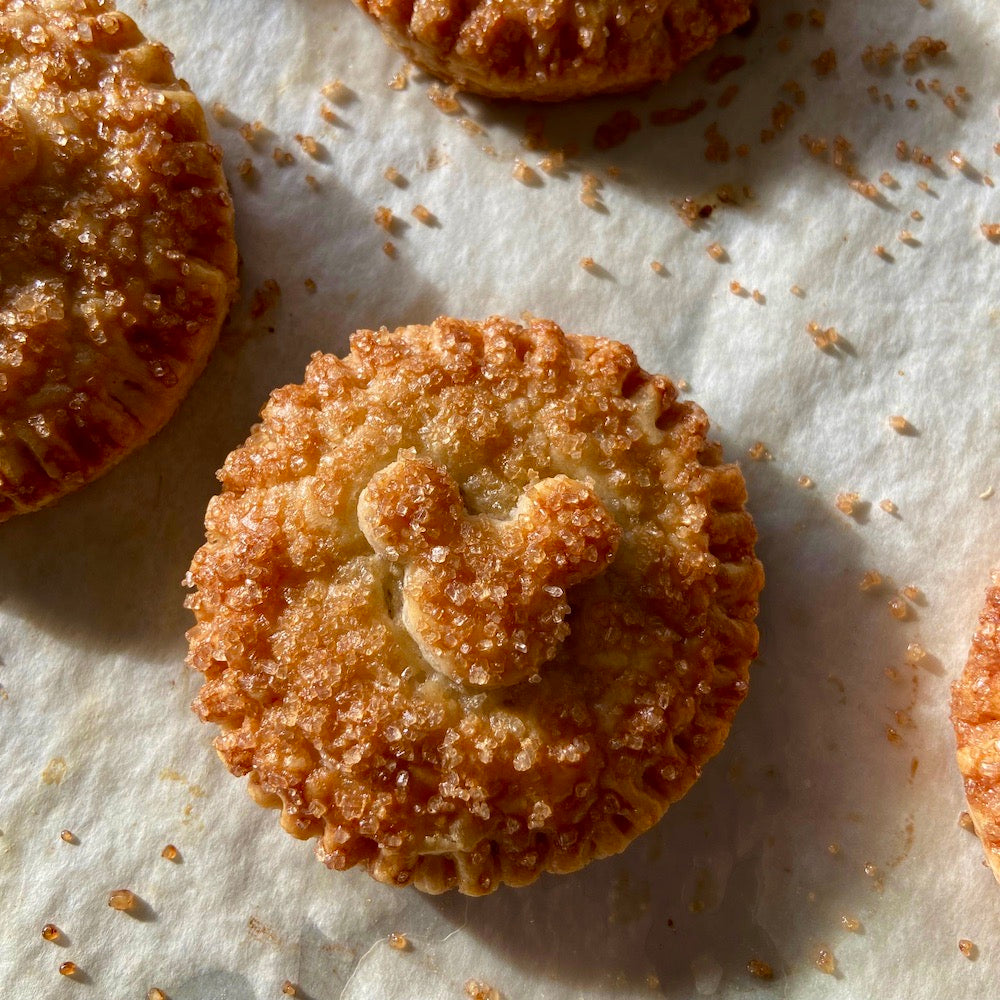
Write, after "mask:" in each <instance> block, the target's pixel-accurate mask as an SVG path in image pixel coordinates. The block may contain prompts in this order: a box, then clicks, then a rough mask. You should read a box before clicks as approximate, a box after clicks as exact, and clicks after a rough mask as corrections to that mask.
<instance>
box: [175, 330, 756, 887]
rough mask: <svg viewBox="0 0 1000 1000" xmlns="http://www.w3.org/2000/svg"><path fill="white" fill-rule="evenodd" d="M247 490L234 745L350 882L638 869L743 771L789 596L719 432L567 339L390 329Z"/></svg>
mask: <svg viewBox="0 0 1000 1000" xmlns="http://www.w3.org/2000/svg"><path fill="white" fill-rule="evenodd" d="M262 416H263V420H262V422H261V423H260V424H259V425H257V427H255V428H254V430H253V432H252V433H251V435H250V438H249V440H248V441H247V442H246V444H244V445H243V447H241V448H239V449H237V450H236V451H234V452H233V453H232V454H231V455H230V456H229V458H228V459H227V461H226V464H225V467H224V468H223V470H222V471H221V473H220V478H221V480H222V483H223V487H224V488H223V492H222V493H221V494H220V495H219V496H217V497H216V498H215V499H213V500H212V502H211V503H210V505H209V508H208V512H207V516H206V529H207V542H206V544H205V545H204V546H203V547H202V548H201V549H200V550H199V551H198V553H197V554H196V555H195V557H194V561H193V563H192V566H191V570H190V573H189V576H188V580H187V582H188V584H189V585H190V586H192V587H194V588H196V589H195V592H194V593H193V594H192V595H191V596H190V597H189V598H188V602H187V603H188V606H189V607H190V608H191V609H192V610H193V611H194V613H195V617H196V619H197V624H196V625H195V626H194V627H193V628H192V629H191V630H190V632H189V633H188V638H189V641H190V654H189V658H188V662H189V664H190V665H191V666H192V667H194V668H195V669H197V670H199V671H201V672H202V673H204V675H205V682H204V685H203V686H202V689H201V692H200V694H199V695H198V698H197V700H196V701H195V706H194V707H195V710H196V712H197V713H198V714H199V715H200V716H201V718H202V719H203V720H204V721H207V722H213V723H215V724H217V725H218V726H219V727H220V729H221V733H220V735H219V736H218V737H217V738H216V741H215V745H216V748H217V749H218V751H219V754H220V755H221V757H222V759H223V760H224V761H225V763H226V764H227V766H228V767H229V768H230V770H231V771H233V773H235V774H237V775H244V774H249V775H250V790H251V794H253V796H254V797H255V798H256V799H257V800H258V801H259V802H261V803H263V804H266V805H273V806H278V807H280V808H281V810H282V825H283V826H284V827H285V829H286V830H288V831H289V832H290V833H292V834H294V835H295V836H298V837H303V838H305V837H318V838H319V844H318V847H317V852H318V854H319V857H320V858H321V859H322V860H323V861H324V862H325V863H326V864H327V865H329V866H330V867H332V868H337V869H343V868H348V867H351V866H352V865H355V864H361V865H363V866H364V867H365V868H366V869H367V870H368V871H369V873H370V874H371V875H373V876H374V877H375V878H377V879H379V880H380V881H383V882H387V883H391V884H394V885H405V884H407V883H413V884H415V885H416V886H418V887H419V888H421V889H424V890H426V891H429V892H440V891H443V890H445V889H448V888H452V887H458V888H459V889H460V890H461V891H462V892H465V893H469V894H474V895H478V894H483V893H487V892H491V891H492V890H494V889H495V888H497V886H498V885H500V884H501V883H507V884H509V885H524V884H526V883H528V882H531V881H533V880H534V879H535V878H537V877H538V875H539V874H540V873H541V872H543V871H551V872H570V871H574V870H576V869H578V868H581V867H582V866H583V865H585V864H587V862H589V861H591V860H592V859H594V858H600V857H604V856H606V855H609V854H613V853H616V852H618V851H621V850H623V849H624V848H625V846H626V845H627V844H628V843H629V842H630V841H631V840H632V839H633V838H634V837H635V836H637V835H638V834H639V833H641V832H643V831H644V830H646V829H648V828H649V827H650V826H651V825H652V824H653V823H655V822H656V821H657V820H658V819H659V818H660V816H661V815H662V814H663V812H664V811H665V810H666V808H667V806H668V805H669V804H670V803H671V802H674V801H675V800H677V799H679V798H680V797H681V796H682V795H683V794H684V793H685V792H686V791H687V789H688V788H689V787H690V786H691V784H692V783H693V782H694V781H695V779H696V778H697V777H698V774H699V772H700V771H701V768H702V766H703V765H704V764H705V762H706V761H707V760H708V759H709V758H710V757H712V756H713V755H714V754H715V753H716V752H717V751H718V750H719V749H720V748H721V747H722V744H723V742H724V740H725V737H726V735H727V733H728V731H729V727H730V724H731V721H732V718H733V714H734V713H735V711H736V708H737V707H738V705H739V704H740V702H741V701H742V700H743V698H744V696H745V694H746V691H747V675H748V667H749V663H750V661H751V659H752V658H753V657H754V656H755V654H756V649H757V630H756V627H755V626H754V618H755V616H756V613H757V598H758V594H759V592H760V589H761V586H762V585H763V573H762V570H761V567H760V564H759V563H758V562H757V560H756V559H755V557H754V553H753V544H754V540H755V531H754V527H753V523H752V521H751V519H750V516H749V515H748V514H747V513H746V511H745V510H744V502H745V499H746V493H745V487H744V482H743V477H742V476H741V474H740V472H739V470H738V469H737V468H736V467H735V466H734V465H725V464H722V460H721V449H720V447H719V446H718V445H717V444H715V443H713V442H710V441H708V440H707V439H706V433H707V431H708V420H707V419H706V417H705V414H704V413H703V412H702V410H701V409H700V408H699V407H698V406H696V405H695V404H694V403H690V402H680V401H678V399H677V393H676V390H675V388H674V386H673V385H672V384H671V383H670V382H669V381H668V380H667V379H665V378H662V377H659V376H651V375H649V374H647V373H646V372H644V371H642V370H641V369H640V368H639V367H638V364H637V363H636V359H635V355H634V354H633V352H632V350H631V349H630V348H628V347H626V346H625V345H623V344H620V343H617V342H615V341H610V340H603V339H600V338H594V337H584V336H572V335H566V334H564V333H563V332H562V330H560V329H559V327H557V326H556V325H555V324H553V323H549V322H545V321H540V320H532V321H530V322H527V323H526V325H519V324H517V323H514V322H511V321H509V320H506V319H500V318H493V319H489V320H486V321H485V322H482V323H474V322H466V321H461V320H454V319H439V320H437V321H436V322H435V323H433V324H432V325H430V326H411V327H405V328H402V329H399V330H394V331H391V330H387V329H381V330H378V331H371V330H362V331H360V332H358V333H356V334H354V336H353V337H352V341H351V352H350V354H349V355H348V356H347V357H346V358H344V359H339V358H336V357H334V356H331V355H320V354H317V355H315V356H314V357H313V359H312V361H311V363H310V364H309V367H308V369H307V370H306V378H305V383H304V384H303V385H292V386H286V387H284V388H282V389H278V390H277V391H276V392H274V393H273V394H272V396H271V399H270V401H269V403H268V404H267V406H266V407H265V408H264V411H263V414H262Z"/></svg>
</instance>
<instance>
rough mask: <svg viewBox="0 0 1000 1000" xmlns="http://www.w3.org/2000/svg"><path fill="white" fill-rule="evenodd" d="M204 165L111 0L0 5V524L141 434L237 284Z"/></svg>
mask: <svg viewBox="0 0 1000 1000" xmlns="http://www.w3.org/2000/svg"><path fill="white" fill-rule="evenodd" d="M219 161H220V153H219V151H218V149H216V147H215V146H213V145H212V144H211V143H210V142H209V139H208V131H207V128H206V124H205V116H204V114H203V113H202V110H201V108H200V107H199V105H198V102H197V101H196V100H195V98H194V97H193V96H192V94H191V93H190V91H189V90H188V89H187V87H186V86H185V85H184V84H183V83H180V82H179V81H178V80H177V78H176V77H175V76H174V72H173V69H172V68H171V59H170V53H169V52H168V51H167V50H166V49H165V48H164V47H163V46H162V45H157V44H155V43H152V42H148V41H147V40H146V39H145V38H144V37H143V36H142V34H141V33H140V31H139V29H138V28H137V27H136V26H135V24H134V23H133V22H132V21H131V19H129V18H128V17H126V16H125V15H124V14H121V13H119V12H118V11H116V10H115V9H114V6H113V5H112V4H111V3H109V2H105V0H10V2H6V3H3V4H0V520H4V519H6V518H8V517H10V516H11V515H13V514H18V513H23V512H25V511H30V510H34V509H35V508H37V507H40V506H42V505H43V504H47V503H51V502H52V501H53V500H56V499H58V498H59V497H60V496H62V495H64V494H65V493H67V492H69V491H70V490H73V489H76V488H77V487H78V486H81V485H82V484H83V483H86V482H89V481H90V480H92V479H94V478H95V477H96V476H98V475H100V474H101V473H102V472H104V471H105V470H106V469H108V468H109V467H110V466H112V465H114V464H115V463H116V462H117V461H119V460H120V459H121V458H123V457H124V456H125V455H126V454H128V452H130V451H131V450H132V449H133V448H135V447H137V446H138V445H140V444H142V443H144V442H145V441H146V440H148V439H149V438H150V437H151V436H152V435H153V434H155V433H156V431H158V430H159V429H160V428H161V427H162V426H163V425H164V424H165V423H166V421H167V420H168V419H169V417H170V416H171V414H172V413H173V412H174V410H175V409H176V407H177V405H178V404H179V403H180V401H181V399H182V398H183V397H184V394H185V393H186V392H187V391H188V389H189V387H190V386H191V384H192V382H193V381H194V380H195V378H196V377H197V376H198V374H199V373H200V372H201V370H202V368H203V367H204V365H205V362H206V360H207V359H208V355H209V352H210V351H211V350H212V347H213V346H214V345H215V342H216V339H217V337H218V335H219V330H220V328H221V327H222V322H223V320H224V319H225V316H226V312H227V310H228V308H229V303H230V300H231V298H232V296H233V294H234V292H235V288H236V245H235V243H234V241H233V209H232V203H231V201H230V198H229V194H228V189H227V187H226V181H225V178H224V177H223V173H222V169H221V167H220V163H219Z"/></svg>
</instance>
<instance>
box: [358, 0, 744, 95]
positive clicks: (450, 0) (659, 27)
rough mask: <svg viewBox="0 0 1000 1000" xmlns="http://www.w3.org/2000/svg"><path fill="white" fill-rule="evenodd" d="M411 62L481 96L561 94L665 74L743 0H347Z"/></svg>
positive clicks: (714, 34) (737, 12)
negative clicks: (369, 19)
mask: <svg viewBox="0 0 1000 1000" xmlns="http://www.w3.org/2000/svg"><path fill="white" fill-rule="evenodd" d="M355 2H356V3H357V4H358V6H359V7H360V8H361V9H362V10H364V11H365V12H366V13H368V14H370V15H371V16H372V17H373V18H375V20H376V21H377V22H378V24H379V26H380V27H381V29H382V32H383V34H384V35H385V37H386V39H387V40H388V41H389V42H390V43H391V44H393V45H395V46H396V47H397V48H399V49H402V51H403V52H404V53H405V54H406V55H407V56H408V57H409V58H410V59H411V60H412V61H413V62H415V63H416V64H417V65H418V66H420V67H421V68H422V69H425V70H427V71H428V72H429V73H433V74H434V75H435V76H438V77H441V78H442V79H444V80H448V81H451V82H453V83H455V84H457V85H458V86H459V87H460V88H461V89H462V90H468V91H471V92H472V93H476V94H485V95H486V96H488V97H514V98H520V99H522V100H530V101H559V100H566V99H568V98H572V97H584V96H587V95H589V94H600V93H611V92H618V91H627V90H635V89H637V88H639V87H643V86H646V85H647V84H650V83H653V82H655V81H657V80H665V79H667V77H669V76H672V75H673V74H674V73H676V72H677V70H678V69H680V67H681V66H683V65H684V64H685V63H686V62H688V61H690V60H691V59H693V58H694V57H695V56H696V55H698V54H699V53H701V52H704V51H705V50H706V49H708V48H710V47H711V46H712V45H714V44H715V41H716V39H718V38H719V36H720V35H724V34H726V33H727V32H730V31H732V30H733V29H734V28H737V27H739V26H740V25H741V24H743V23H744V22H745V21H746V20H747V19H748V18H749V16H750V7H751V4H750V0H649V2H638V0H624V2H623V0H590V2H587V3H579V2H577V0H546V2H543V3H539V2H537V0H471V2H470V0H355Z"/></svg>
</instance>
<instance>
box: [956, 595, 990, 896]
mask: <svg viewBox="0 0 1000 1000" xmlns="http://www.w3.org/2000/svg"><path fill="white" fill-rule="evenodd" d="M951 721H952V724H953V725H954V727H955V739H956V742H957V746H958V750H957V754H958V769H959V771H960V772H961V774H962V778H963V780H964V782H965V796H966V798H967V799H968V803H969V813H970V815H971V816H972V821H973V824H974V825H975V828H976V833H977V834H979V839H980V840H981V841H982V842H983V849H984V850H985V852H986V860H987V861H988V862H989V864H990V867H991V868H992V869H993V874H994V875H995V876H996V878H997V880H998V881H1000V580H997V583H996V584H995V585H994V586H992V587H991V588H990V589H989V590H988V591H987V592H986V604H985V606H984V608H983V611H982V614H981V615H980V618H979V628H978V629H977V630H976V634H975V635H974V636H973V637H972V647H971V648H970V650H969V659H968V661H967V662H966V664H965V670H964V671H963V672H962V676H961V677H960V678H959V679H958V680H957V681H956V682H955V684H954V685H953V687H952V692H951Z"/></svg>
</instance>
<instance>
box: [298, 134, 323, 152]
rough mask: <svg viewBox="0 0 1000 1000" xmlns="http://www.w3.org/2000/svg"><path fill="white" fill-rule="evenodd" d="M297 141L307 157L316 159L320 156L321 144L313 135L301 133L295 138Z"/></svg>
mask: <svg viewBox="0 0 1000 1000" xmlns="http://www.w3.org/2000/svg"><path fill="white" fill-rule="evenodd" d="M295 141H296V142H297V143H298V144H299V145H300V146H301V147H302V151H303V152H304V153H305V154H306V156H312V157H314V158H315V157H316V156H317V155H318V154H319V143H318V142H317V141H316V140H315V138H314V137H313V136H311V135H303V134H302V133H299V134H298V135H296V136H295Z"/></svg>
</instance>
